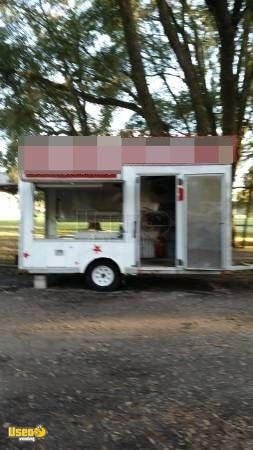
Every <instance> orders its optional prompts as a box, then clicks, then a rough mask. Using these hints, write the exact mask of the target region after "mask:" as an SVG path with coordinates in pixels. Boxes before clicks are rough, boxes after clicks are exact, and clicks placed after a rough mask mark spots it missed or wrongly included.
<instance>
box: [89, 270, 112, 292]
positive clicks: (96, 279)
mask: <svg viewBox="0 0 253 450" xmlns="http://www.w3.org/2000/svg"><path fill="white" fill-rule="evenodd" d="M91 278H92V281H93V283H95V284H96V285H97V286H101V287H108V286H110V285H111V284H112V283H113V281H114V279H115V274H114V271H113V269H111V267H108V266H103V265H101V266H97V267H95V268H94V269H93V271H92V273H91Z"/></svg>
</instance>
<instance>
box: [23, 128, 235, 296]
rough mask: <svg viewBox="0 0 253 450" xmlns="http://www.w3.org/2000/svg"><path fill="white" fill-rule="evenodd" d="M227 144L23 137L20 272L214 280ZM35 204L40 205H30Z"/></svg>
mask: <svg viewBox="0 0 253 450" xmlns="http://www.w3.org/2000/svg"><path fill="white" fill-rule="evenodd" d="M234 145H235V139H234V138H233V137H224V136H223V137H219V136H208V137H202V136H196V137H188V138H181V137H152V138H151V137H148V138H147V137H146V138H145V137H136V138H121V137H119V136H98V137H97V136H86V137H85V136H75V137H63V136H57V137H56V136H52V137H51V136H50V137H46V136H28V137H26V138H24V140H23V142H22V143H20V146H19V171H20V181H19V192H20V202H21V227H20V245H19V269H20V270H22V271H26V272H29V273H31V274H34V281H35V286H37V287H45V286H46V275H47V274H56V273H62V274H64V273H65V274H66V273H83V274H84V276H85V277H86V280H87V282H88V284H89V286H91V287H93V288H95V289H98V290H111V289H116V288H118V287H119V285H120V281H121V278H122V275H127V274H132V275H137V274H168V275H169V274H185V273H198V274H204V273H211V272H212V273H221V272H222V271H226V270H231V269H235V268H236V267H235V266H233V265H232V256H231V229H232V227H231V216H232V215H231V167H232V163H233V155H234ZM38 205H40V208H39V206H38Z"/></svg>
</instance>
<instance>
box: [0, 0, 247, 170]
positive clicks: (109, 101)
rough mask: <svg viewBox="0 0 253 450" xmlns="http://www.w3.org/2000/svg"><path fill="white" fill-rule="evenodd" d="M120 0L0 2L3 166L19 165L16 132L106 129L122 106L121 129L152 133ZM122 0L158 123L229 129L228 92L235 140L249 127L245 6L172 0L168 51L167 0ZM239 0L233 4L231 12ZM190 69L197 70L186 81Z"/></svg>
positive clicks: (187, 130) (178, 130)
mask: <svg viewBox="0 0 253 450" xmlns="http://www.w3.org/2000/svg"><path fill="white" fill-rule="evenodd" d="M121 1H122V0H89V1H86V2H83V1H82V0H76V1H75V2H70V1H68V0H59V1H56V0H55V1H54V0H50V1H43V0H12V1H8V0H7V1H5V2H4V3H3V5H2V4H1V9H0V19H1V21H2V23H4V26H1V25H0V55H1V58H0V87H1V95H0V129H1V130H2V131H3V132H4V133H5V135H6V136H7V138H8V140H9V142H10V144H9V146H8V151H7V155H6V157H5V158H2V162H3V163H4V164H5V165H6V166H7V167H8V168H9V167H12V166H13V165H15V162H16V154H17V141H18V137H19V136H20V135H23V134H47V135H52V134H54V135H55V134H56V135H57V134H65V135H78V134H80V135H82V134H86V135H87V134H99V133H100V134H108V133H110V132H111V131H112V118H113V113H114V112H115V111H116V113H117V114H122V112H123V109H118V108H125V109H128V110H130V111H131V112H132V117H131V118H130V120H129V122H128V123H127V124H126V128H127V129H133V130H137V131H138V132H141V133H152V132H153V129H151V128H150V126H149V125H148V123H149V120H148V119H149V116H150V110H149V111H148V108H147V107H146V109H145V105H143V98H142V96H141V95H140V94H141V92H140V87H139V86H140V84H139V86H137V84H136V79H139V80H140V73H136V67H134V64H133V62H134V58H136V53H135V55H134V57H133V54H132V57H130V56H131V50H133V48H132V49H131V44H132V43H131V42H130V44H129V43H127V39H126V31H127V30H126V29H125V28H124V25H123V22H124V21H123V17H122V11H120V8H119V5H120V4H121ZM126 1H127V2H128V3H129V5H130V6H131V9H132V12H133V21H134V22H133V23H134V24H135V26H136V31H137V38H138V42H137V44H138V45H137V50H136V49H135V50H136V51H137V52H138V51H139V57H140V59H141V62H142V64H143V68H144V74H145V78H144V79H142V81H141V82H142V84H143V89H144V88H145V86H144V84H145V83H146V84H147V87H148V91H149V93H150V96H151V98H152V100H153V103H152V102H151V103H149V108H156V110H157V113H158V116H159V118H160V123H161V124H162V123H163V124H166V127H168V129H169V133H170V134H182V135H187V134H192V133H193V134H194V133H196V132H199V130H201V129H202V130H204V131H203V132H205V130H208V133H212V134H216V133H220V132H226V123H229V120H228V119H229V117H228V113H229V111H228V112H227V113H226V114H227V116H226V114H225V116H226V117H225V119H224V111H225V109H226V108H225V104H226V102H228V100H229V98H228V96H230V99H231V105H232V100H233V99H234V107H233V108H234V110H233V111H232V112H231V123H232V122H233V127H231V130H230V131H231V133H234V134H238V135H239V137H240V139H241V138H242V136H243V133H244V130H245V123H246V124H247V129H249V128H250V126H251V124H252V97H253V88H252V77H253V65H252V58H251V54H252V45H253V35H252V10H251V7H250V5H251V3H250V2H248V1H246V0H242V2H236V3H235V2H232V1H231V2H230V3H229V5H230V9H227V10H226V8H225V6H226V4H227V2H226V1H225V0H220V1H219V2H215V5H216V6H212V5H214V3H212V5H211V2H210V1H206V2H203V1H200V0H197V1H195V0H194V1H193V0H175V2H173V9H170V8H168V7H166V8H167V9H164V17H163V18H164V21H165V22H166V21H167V24H168V30H172V29H173V30H174V32H175V36H176V37H177V39H178V42H177V45H176V46H175V47H173V39H172V38H171V37H169V36H168V35H167V34H168V33H167V34H166V23H164V21H163V20H162V12H161V8H162V7H163V6H164V5H165V6H166V2H165V0H132V1H130V0H126ZM239 3H240V7H239V10H238V11H237V10H236V9H234V10H233V7H234V6H235V4H239ZM210 5H211V6H210ZM219 5H220V6H219ZM221 6H222V7H223V6H224V8H225V9H224V10H223V13H224V14H223V16H220V15H219V14H220V10H219V7H221ZM215 8H216V9H215ZM222 20H223V23H222V24H221V28H219V27H220V22H221V21H222ZM227 23H230V24H232V25H231V26H233V27H234V35H233V39H234V41H233V43H232V44H233V45H234V48H233V49H232V50H233V54H232V69H233V74H234V75H233V77H234V81H235V86H234V87H233V86H232V87H231V91H230V93H227V92H223V85H222V83H221V71H222V70H221V64H222V58H221V53H219V48H221V46H222V44H224V42H226V38H227V36H225V40H224V41H223V40H222V33H224V32H225V33H226V30H227V29H228V27H227V25H226V24H227ZM235 24H236V25H235ZM132 25H133V24H132ZM132 25H131V26H132ZM175 36H174V37H175ZM138 46H139V47H138ZM138 49H139V50H138ZM181 50H182V51H183V57H182V58H181V59H180V51H181ZM137 56H138V55H137ZM186 63H187V64H188V67H186V68H185V66H184V64H186ZM187 64H186V65H187ZM187 70H188V73H190V74H193V76H194V81H193V82H192V83H191V82H190V81H189V77H188V78H187ZM223 70H224V67H223ZM228 75H229V68H228ZM230 75H231V73H230ZM138 77H139V78H138ZM138 89H139V90H138ZM225 94H226V96H225ZM196 99H197V100H196ZM94 105H96V108H94ZM150 105H151V106H150ZM152 105H153V106H152ZM196 105H197V106H196ZM198 108H200V110H201V111H202V112H203V114H199V113H198ZM233 108H232V106H231V110H232V109H233ZM202 116H203V117H205V126H204V127H203V126H202V125H201V123H200V122H201V120H202V118H203V117H202ZM224 124H225V125H224ZM201 127H202V128H201ZM230 131H229V132H230ZM122 132H123V130H122ZM250 154H251V149H250Z"/></svg>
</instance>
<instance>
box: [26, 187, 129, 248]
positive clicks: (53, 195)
mask: <svg viewBox="0 0 253 450" xmlns="http://www.w3.org/2000/svg"><path fill="white" fill-rule="evenodd" d="M34 199H35V201H34V237H35V238H44V239H45V238H50V239H52V238H73V239H96V240H97V239H120V238H122V237H123V214H122V211H123V185H122V183H120V182H106V183H90V184H86V185H81V186H72V185H68V186H60V185H57V186H52V187H51V186H50V187H48V186H37V189H36V191H35V195H34ZM36 199H39V201H40V210H39V211H38V200H36Z"/></svg>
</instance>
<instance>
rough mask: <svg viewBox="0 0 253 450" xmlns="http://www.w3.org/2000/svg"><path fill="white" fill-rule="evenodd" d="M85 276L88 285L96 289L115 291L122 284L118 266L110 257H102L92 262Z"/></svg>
mask: <svg viewBox="0 0 253 450" xmlns="http://www.w3.org/2000/svg"><path fill="white" fill-rule="evenodd" d="M85 277H86V282H87V284H88V286H89V287H90V288H91V289H94V290H96V291H104V292H105V291H114V290H116V289H117V288H118V287H119V286H120V284H121V273H120V271H119V269H118V266H117V265H116V264H115V263H114V262H113V261H111V260H109V259H100V260H99V261H94V262H93V263H91V264H90V265H89V267H88V269H87V270H86V274H85Z"/></svg>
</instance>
